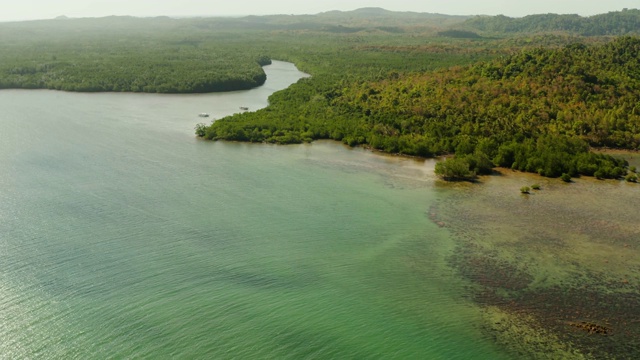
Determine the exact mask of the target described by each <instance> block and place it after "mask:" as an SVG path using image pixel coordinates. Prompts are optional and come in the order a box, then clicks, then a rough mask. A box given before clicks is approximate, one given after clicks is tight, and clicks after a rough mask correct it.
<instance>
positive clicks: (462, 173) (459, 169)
mask: <svg viewBox="0 0 640 360" xmlns="http://www.w3.org/2000/svg"><path fill="white" fill-rule="evenodd" d="M435 173H436V175H438V176H440V177H442V178H443V179H445V180H447V181H459V180H468V181H472V180H474V179H475V178H476V173H475V172H473V171H471V170H470V169H469V162H468V161H467V160H465V159H461V158H449V159H446V160H444V161H440V162H438V163H437V164H436V169H435Z"/></svg>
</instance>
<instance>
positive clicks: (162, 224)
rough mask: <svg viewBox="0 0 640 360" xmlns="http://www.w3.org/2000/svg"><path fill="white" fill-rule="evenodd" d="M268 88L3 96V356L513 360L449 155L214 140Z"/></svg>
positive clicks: (280, 82) (278, 79) (273, 77)
mask: <svg viewBox="0 0 640 360" xmlns="http://www.w3.org/2000/svg"><path fill="white" fill-rule="evenodd" d="M266 70H267V74H268V76H269V80H268V82H267V84H265V86H264V87H262V88H259V89H254V90H251V91H242V92H234V93H226V94H207V95H149V94H75V93H62V92H53V91H14V90H8V91H1V92H0V109H2V111H1V112H0V134H2V142H1V143H0V264H2V266H1V267H0V339H1V341H0V358H7V359H26V358H60V359H72V358H76V359H87V358H215V359H232V358H234V359H347V358H352V359H411V358H415V359H469V358H475V359H479V358H485V359H499V358H501V357H504V356H505V355H504V354H503V353H502V352H501V351H500V349H498V348H496V347H495V345H494V344H493V342H492V341H491V339H488V338H487V337H486V336H485V335H483V333H482V331H481V328H480V325H481V317H480V316H481V314H480V311H479V310H478V308H476V307H475V306H474V305H473V304H472V303H470V302H469V300H467V296H466V295H467V294H466V293H465V290H464V288H465V286H464V285H465V284H464V283H463V282H462V280H459V279H458V278H457V277H456V275H455V272H454V271H453V270H452V269H451V268H449V267H448V266H447V256H449V255H450V253H451V251H452V249H453V247H454V244H453V242H452V240H451V239H450V237H449V234H448V233H447V232H446V230H445V229H441V228H439V227H438V226H437V225H436V224H434V223H433V222H431V221H430V220H429V217H428V211H429V207H430V205H431V204H433V203H434V202H435V201H437V200H438V199H440V198H441V197H443V196H447V193H446V191H442V190H441V191H437V190H436V188H435V187H434V186H433V183H434V179H433V175H432V168H433V163H432V162H430V161H417V160H412V159H402V158H393V157H385V156H380V155H376V154H373V153H370V152H367V151H364V150H358V149H355V150H353V149H348V148H345V147H343V146H342V145H340V144H336V143H331V142H319V143H315V144H312V145H296V146H272V145H251V144H237V143H224V142H217V143H214V142H206V141H201V140H199V139H196V138H195V137H194V135H193V127H194V125H195V123H197V122H198V121H201V120H202V119H199V118H198V117H197V114H198V113H200V112H208V113H210V114H212V116H213V117H214V118H219V117H221V116H224V115H225V114H230V113H233V112H234V111H236V109H238V108H239V106H248V107H249V108H250V109H251V110H255V109H257V108H260V107H263V106H266V104H267V103H266V98H267V96H268V95H269V94H270V93H272V92H273V91H275V90H279V89H282V88H285V87H286V86H288V85H289V84H290V83H292V82H295V81H296V80H298V79H299V78H300V77H303V76H304V74H302V73H300V72H298V71H297V70H296V69H295V68H294V67H293V66H292V65H291V64H287V63H280V62H276V63H274V65H272V66H270V67H267V69H266Z"/></svg>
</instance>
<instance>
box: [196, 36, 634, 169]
mask: <svg viewBox="0 0 640 360" xmlns="http://www.w3.org/2000/svg"><path fill="white" fill-rule="evenodd" d="M639 57H640V39H639V38H632V37H624V38H620V39H618V40H616V41H614V42H612V43H609V44H606V45H601V46H591V47H589V46H585V45H581V44H576V45H570V46H566V47H563V48H559V49H533V50H524V51H522V52H519V53H517V54H514V55H512V56H506V57H503V58H499V59H496V60H494V61H489V62H484V63H478V64H476V65H472V66H465V67H455V68H451V69H448V70H441V71H436V72H430V73H422V74H413V75H395V76H393V77H391V78H389V79H387V80H384V81H375V82H361V83H354V84H352V85H351V86H347V87H335V88H333V89H329V90H325V91H324V92H323V93H320V94H319V93H313V91H312V90H311V89H308V88H306V87H305V85H304V83H303V84H298V85H296V86H294V87H292V89H291V90H292V91H288V92H287V94H286V95H285V94H276V95H274V96H273V97H272V99H271V102H272V105H271V106H270V107H269V108H267V109H265V110H263V111H259V112H257V113H254V114H242V115H236V116H234V117H230V118H228V119H225V120H221V121H218V122H215V123H213V125H212V126H210V127H208V128H200V129H199V133H200V135H201V136H206V137H208V138H212V139H230V140H242V141H259V142H262V141H267V142H279V143H290V142H301V141H309V140H312V139H322V138H332V139H336V140H342V141H344V142H345V143H348V144H350V145H357V144H367V145H369V146H372V147H374V148H377V149H381V150H383V151H387V152H392V153H403V154H409V155H419V156H432V155H436V154H445V153H455V154H456V155H457V156H458V157H460V158H463V159H465V161H467V163H468V165H469V166H470V168H471V169H473V170H476V171H480V172H485V171H487V170H489V169H490V168H491V167H493V166H495V165H500V166H506V167H511V168H514V169H519V170H524V171H529V172H538V173H540V174H542V175H546V176H559V175H561V174H562V173H568V174H571V175H574V176H575V175H578V174H584V175H597V176H599V177H619V176H623V175H624V174H626V171H625V170H624V165H623V164H620V163H617V162H616V161H614V160H613V159H611V158H608V157H604V156H600V155H595V154H592V153H589V152H588V151H589V145H594V146H610V147H619V148H628V149H638V148H640V61H639V60H638V59H639ZM285 96H286V98H285Z"/></svg>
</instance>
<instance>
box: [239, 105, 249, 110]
mask: <svg viewBox="0 0 640 360" xmlns="http://www.w3.org/2000/svg"><path fill="white" fill-rule="evenodd" d="M240 110H243V111H247V110H249V108H248V107H246V106H240Z"/></svg>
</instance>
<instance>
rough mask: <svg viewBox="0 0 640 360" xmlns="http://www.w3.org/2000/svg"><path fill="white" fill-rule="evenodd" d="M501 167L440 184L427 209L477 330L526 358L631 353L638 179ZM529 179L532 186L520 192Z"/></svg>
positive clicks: (638, 253) (636, 326) (635, 334)
mask: <svg viewBox="0 0 640 360" xmlns="http://www.w3.org/2000/svg"><path fill="white" fill-rule="evenodd" d="M626 156H631V157H633V154H631V155H629V154H626ZM631 160H632V161H631V162H632V163H633V160H634V159H631ZM502 171H503V172H504V176H492V177H485V178H483V179H482V181H481V182H482V183H481V184H479V185H464V186H460V185H459V186H455V188H454V189H447V191H453V192H455V195H454V196H452V197H451V198H449V199H448V201H446V202H443V203H441V204H439V205H438V208H437V209H434V210H433V212H434V214H436V213H437V215H434V219H435V221H439V222H441V223H443V224H446V226H447V228H448V229H449V230H450V231H451V233H452V234H453V236H454V238H455V239H456V242H457V244H458V245H457V249H456V251H455V255H453V256H452V257H451V259H450V262H451V264H452V266H454V267H455V268H456V269H458V272H459V274H460V275H461V276H463V277H464V278H466V279H468V281H469V283H470V286H471V287H472V288H473V289H474V295H473V300H474V301H475V302H476V303H477V304H479V305H481V306H483V307H484V308H485V311H486V317H487V321H486V323H485V326H486V331H487V333H489V334H491V336H492V337H494V338H495V339H496V341H497V342H499V343H501V344H503V345H505V346H507V347H510V348H512V349H513V350H514V351H516V352H519V353H527V354H530V355H531V356H532V357H533V358H547V357H548V356H549V354H555V355H552V356H551V358H580V357H581V356H586V357H593V358H597V359H603V358H637V357H639V356H640V341H639V340H638V339H640V317H639V315H638V311H637V309H638V308H640V293H639V292H638V289H639V288H640V244H638V239H639V238H640V226H639V225H638V220H639V217H638V212H637V203H636V202H635V201H633V199H635V198H637V195H638V194H639V193H640V186H638V185H637V184H630V183H625V182H622V181H613V180H607V181H601V180H595V179H592V178H580V179H576V180H575V181H574V182H573V183H571V184H566V183H563V182H561V181H560V180H559V179H546V178H541V177H539V176H535V175H529V174H522V173H515V172H511V171H510V170H502ZM532 184H539V185H541V188H542V189H541V190H540V191H533V192H532V193H531V194H530V195H523V194H520V192H519V190H518V189H519V188H520V187H522V186H531V185H532ZM448 187H449V186H446V188H448Z"/></svg>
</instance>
